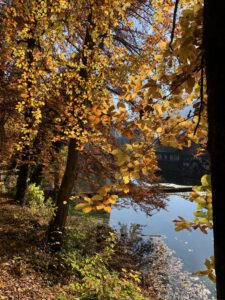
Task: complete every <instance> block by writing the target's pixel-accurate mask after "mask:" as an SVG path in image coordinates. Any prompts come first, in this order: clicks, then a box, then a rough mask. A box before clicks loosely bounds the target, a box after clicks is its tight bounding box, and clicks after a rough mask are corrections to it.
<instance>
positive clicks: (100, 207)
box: [96, 204, 104, 210]
mask: <svg viewBox="0 0 225 300" xmlns="http://www.w3.org/2000/svg"><path fill="white" fill-rule="evenodd" d="M96 209H97V210H101V209H104V205H103V204H101V205H96Z"/></svg>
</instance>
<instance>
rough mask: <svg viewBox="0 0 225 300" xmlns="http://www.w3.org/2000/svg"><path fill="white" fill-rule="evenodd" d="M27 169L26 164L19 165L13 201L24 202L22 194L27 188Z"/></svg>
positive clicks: (23, 194)
mask: <svg viewBox="0 0 225 300" xmlns="http://www.w3.org/2000/svg"><path fill="white" fill-rule="evenodd" d="M28 171H29V166H28V164H24V165H21V166H20V169H19V173H18V177H17V183H16V195H15V201H16V202H18V203H20V204H21V205H23V204H24V196H25V193H26V189H27V179H28Z"/></svg>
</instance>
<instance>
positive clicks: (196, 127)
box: [194, 55, 204, 135]
mask: <svg viewBox="0 0 225 300" xmlns="http://www.w3.org/2000/svg"><path fill="white" fill-rule="evenodd" d="M203 98H204V55H202V60H201V82H200V107H199V112H198V122H197V124H196V126H195V130H194V135H195V134H196V132H197V130H198V127H199V124H200V122H201V116H202V110H203V106H204V101H203Z"/></svg>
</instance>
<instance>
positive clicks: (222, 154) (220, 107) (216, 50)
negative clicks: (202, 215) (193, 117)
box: [204, 0, 225, 300]
mask: <svg viewBox="0 0 225 300" xmlns="http://www.w3.org/2000/svg"><path fill="white" fill-rule="evenodd" d="M204 47H205V63H206V76H207V94H208V125H209V129H208V130H209V131H208V132H209V133H208V135H209V140H208V150H209V154H210V161H211V176H212V195H213V223H214V250H215V270H216V286H217V299H218V300H224V299H225V236H224V228H225V202H224V180H225V110H224V97H225V72H224V69H225V56H224V53H225V2H224V0H217V1H212V0H205V6H204Z"/></svg>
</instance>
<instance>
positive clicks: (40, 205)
mask: <svg viewBox="0 0 225 300" xmlns="http://www.w3.org/2000/svg"><path fill="white" fill-rule="evenodd" d="M24 200H25V204H26V205H27V206H28V207H29V208H30V211H31V213H32V215H34V216H40V217H42V218H44V219H45V218H47V219H50V218H51V217H52V216H53V214H54V211H55V206H54V205H53V202H52V199H51V198H48V199H47V200H45V196H44V192H43V191H42V190H41V188H40V187H38V186H36V185H35V184H34V183H31V184H29V185H28V188H27V191H26V194H25V199H24Z"/></svg>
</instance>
